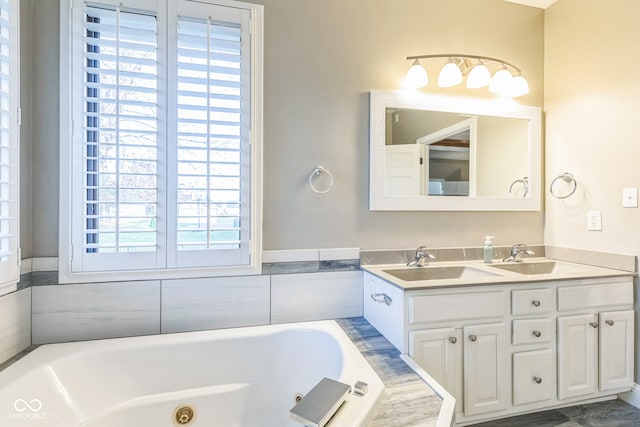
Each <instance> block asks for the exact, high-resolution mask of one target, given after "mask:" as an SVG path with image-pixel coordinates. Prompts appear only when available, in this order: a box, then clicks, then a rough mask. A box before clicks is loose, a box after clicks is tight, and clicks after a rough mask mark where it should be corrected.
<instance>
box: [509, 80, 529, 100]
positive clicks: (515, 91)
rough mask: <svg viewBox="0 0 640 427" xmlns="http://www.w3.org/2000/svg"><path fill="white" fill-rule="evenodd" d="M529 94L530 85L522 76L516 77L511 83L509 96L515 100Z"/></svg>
mask: <svg viewBox="0 0 640 427" xmlns="http://www.w3.org/2000/svg"><path fill="white" fill-rule="evenodd" d="M528 93H529V83H528V82H527V79H525V78H524V77H522V75H518V76H515V77H514V78H513V81H512V82H511V90H510V91H509V96H511V97H513V98H515V97H518V96H522V95H526V94H528Z"/></svg>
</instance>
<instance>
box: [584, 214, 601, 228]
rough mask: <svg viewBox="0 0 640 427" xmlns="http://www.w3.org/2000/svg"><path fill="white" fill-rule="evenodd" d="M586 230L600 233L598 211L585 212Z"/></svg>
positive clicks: (599, 215)
mask: <svg viewBox="0 0 640 427" xmlns="http://www.w3.org/2000/svg"><path fill="white" fill-rule="evenodd" d="M587 230H589V231H602V213H601V212H600V211H589V212H587Z"/></svg>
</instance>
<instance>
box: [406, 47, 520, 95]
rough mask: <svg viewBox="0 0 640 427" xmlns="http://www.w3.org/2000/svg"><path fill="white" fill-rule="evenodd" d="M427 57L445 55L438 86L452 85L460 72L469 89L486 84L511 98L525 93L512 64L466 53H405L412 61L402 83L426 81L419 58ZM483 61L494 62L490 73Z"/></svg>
mask: <svg viewBox="0 0 640 427" xmlns="http://www.w3.org/2000/svg"><path fill="white" fill-rule="evenodd" d="M431 58H448V59H449V60H448V61H447V63H446V64H445V65H444V67H442V70H441V71H440V75H439V77H438V86H440V87H451V86H456V85H458V84H460V83H461V82H462V80H463V76H467V84H466V86H467V87H468V88H470V89H475V88H481V87H486V86H489V91H491V92H492V93H495V94H497V95H500V96H506V97H511V98H515V97H517V96H522V95H525V94H527V93H529V83H527V80H526V79H525V78H524V77H523V76H522V71H521V70H520V69H519V68H518V67H516V66H515V65H513V64H510V63H508V62H505V61H503V60H501V59H497V58H490V57H488V56H479V55H466V54H465V55H459V54H436V55H418V56H408V57H407V59H408V60H413V64H412V66H411V68H410V69H409V71H408V72H407V76H406V77H405V86H407V87H409V88H412V89H419V88H421V87H423V86H426V85H427V83H428V82H429V77H428V76H427V71H426V70H425V69H424V67H422V65H421V64H420V60H421V59H431ZM487 64H488V65H496V66H497V69H496V70H494V71H495V73H494V74H493V77H492V76H491V71H490V69H489V67H488V66H487ZM494 68H495V67H494Z"/></svg>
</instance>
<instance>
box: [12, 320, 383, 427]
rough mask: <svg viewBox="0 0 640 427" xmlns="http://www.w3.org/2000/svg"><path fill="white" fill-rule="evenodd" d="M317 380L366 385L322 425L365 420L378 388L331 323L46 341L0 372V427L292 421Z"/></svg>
mask: <svg viewBox="0 0 640 427" xmlns="http://www.w3.org/2000/svg"><path fill="white" fill-rule="evenodd" d="M324 377H327V378H330V379H334V380H338V381H341V382H343V383H346V384H349V385H351V386H353V385H354V384H355V383H356V382H357V381H364V382H366V383H367V384H368V393H367V394H366V395H365V396H364V397H361V396H358V395H355V394H350V395H349V396H348V397H347V400H346V401H345V403H344V404H343V405H342V407H341V408H340V409H339V411H338V412H337V413H336V415H335V416H334V417H333V418H332V419H331V421H330V422H329V424H328V426H331V427H354V426H360V425H364V424H366V423H367V422H368V421H369V419H370V417H371V416H372V415H373V413H374V412H375V409H376V407H377V405H378V402H379V400H380V399H381V397H382V394H383V391H384V385H383V384H382V381H381V380H380V379H379V378H378V376H377V375H376V373H375V372H374V371H373V369H372V368H371V367H370V366H369V364H368V363H367V362H366V361H365V359H364V358H363V357H362V355H361V354H360V352H359V351H358V350H357V349H356V348H355V346H354V345H353V343H352V342H351V341H350V340H349V338H348V337H347V336H346V335H345V333H344V332H343V331H342V329H341V328H340V327H339V326H338V325H337V324H336V323H335V322H333V321H321V322H306V323H297V324H288V325H271V326H257V327H248V328H238V329H223V330H215V331H202V332H186V333H178V334H167V335H154V336H145V337H133V338H116V339H108V340H99V341H84V342H74V343H64V344H49V345H44V346H42V347H39V348H37V349H36V350H34V351H33V352H31V353H30V354H28V355H26V356H25V357H24V358H22V359H20V360H19V361H17V362H16V363H14V364H13V365H11V366H9V367H8V368H7V369H5V370H4V371H2V372H0V426H19V427H25V426H29V427H31V426H41V427H58V426H60V427H73V426H87V427H162V426H168V427H173V426H176V425H181V424H179V423H177V422H176V421H174V419H175V416H176V415H175V411H176V410H177V409H178V408H185V407H189V408H191V409H192V411H193V416H192V420H191V422H190V423H188V424H184V425H188V426H193V427H227V426H229V427H232V426H233V427H240V426H256V427H271V426H272V427H284V426H301V424H300V423H298V422H296V421H295V420H293V419H292V418H291V417H290V415H289V410H290V409H291V408H292V407H293V406H294V405H295V396H296V395H297V394H298V393H300V394H306V393H307V392H308V391H309V390H310V389H311V388H313V386H315V385H316V384H317V383H318V382H319V381H320V380H322V379H323V378H324ZM180 415H182V416H183V417H185V416H186V418H189V414H188V410H187V413H185V412H184V411H183V412H181V413H180V414H178V416H180ZM184 420H185V418H183V421H184Z"/></svg>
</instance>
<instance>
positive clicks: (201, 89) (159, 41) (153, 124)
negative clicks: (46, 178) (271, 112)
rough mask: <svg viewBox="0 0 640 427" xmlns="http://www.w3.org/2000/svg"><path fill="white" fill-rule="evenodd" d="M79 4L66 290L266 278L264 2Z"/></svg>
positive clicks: (66, 202)
mask: <svg viewBox="0 0 640 427" xmlns="http://www.w3.org/2000/svg"><path fill="white" fill-rule="evenodd" d="M0 1H2V0H0ZM63 1H64V0H63ZM70 1H72V2H73V4H72V6H73V7H72V9H73V10H72V16H73V19H72V22H73V26H72V30H71V31H70V32H69V37H70V39H71V45H70V52H71V53H72V60H71V62H70V64H69V67H70V69H71V70H72V74H71V75H72V77H71V78H70V82H69V86H70V94H71V95H70V96H71V99H72V100H73V103H72V107H71V111H70V112H69V114H70V116H71V117H72V120H71V121H72V124H73V132H72V133H71V134H70V135H69V137H68V139H69V141H71V144H70V145H69V146H67V147H66V148H65V149H61V163H62V165H61V182H62V183H63V185H62V186H61V187H62V189H63V191H64V189H65V188H69V189H70V195H69V196H68V197H67V199H65V198H64V197H63V199H62V200H61V214H60V217H61V219H62V223H61V225H62V229H61V230H62V231H61V233H60V234H61V237H62V238H63V239H64V238H67V233H65V230H64V226H65V223H64V221H65V218H66V217H70V218H69V219H68V224H69V225H68V228H69V232H68V236H69V237H68V238H69V241H70V243H69V246H65V244H64V243H61V246H60V253H61V257H60V258H61V259H62V261H61V264H60V271H61V274H60V279H61V281H63V282H64V281H81V280H82V281H95V280H105V279H109V278H116V279H118V280H129V279H130V278H131V277H133V276H132V274H134V275H138V277H148V278H151V277H187V276H189V275H192V276H196V275H197V276H198V277H202V274H203V271H207V274H208V275H217V274H247V273H248V274H256V272H259V269H260V263H259V261H260V254H259V249H258V250H256V248H259V244H260V235H259V228H256V225H259V223H260V221H259V218H260V208H261V200H260V181H259V178H258V176H259V174H260V165H261V161H260V145H261V141H260V137H261V121H260V118H261V114H260V109H261V97H260V90H259V88H261V67H259V68H255V67H254V62H256V61H254V60H253V58H254V57H255V58H258V60H257V62H256V63H258V64H259V63H260V62H261V46H262V44H261V42H260V43H255V46H256V50H252V46H253V45H254V43H252V40H253V38H252V37H253V36H252V32H251V31H250V29H251V25H252V21H251V18H252V16H254V15H255V16H256V17H257V21H256V22H257V24H256V25H257V27H256V28H257V30H256V31H255V33H254V34H256V37H257V35H258V34H259V35H261V22H262V6H260V5H254V4H247V3H241V2H235V1H232V0H219V1H221V2H222V3H224V5H220V4H216V3H215V1H218V0H198V1H191V0H175V1H167V0H135V1H134V0H124V1H122V2H120V1H117V0H101V1H100V2H99V3H97V2H96V3H94V2H92V3H85V2H84V1H82V0H70ZM64 28H65V27H64V23H61V32H62V33H63V34H64V32H65V31H64ZM256 40H259V39H257V38H256ZM63 67H64V64H63ZM61 74H62V75H63V76H64V72H62V73H61ZM63 80H64V78H63ZM254 82H257V83H256V84H254ZM256 96H257V98H256ZM255 112H258V113H257V114H256V113H255ZM61 123H64V118H61ZM61 139H62V140H66V137H65V133H64V129H62V130H61ZM65 155H67V156H68V158H69V159H70V160H65V159H66V156H65ZM65 162H66V163H65ZM65 164H68V165H70V166H71V167H70V171H69V172H68V174H67V171H66V170H65ZM67 175H68V176H67ZM65 182H68V183H69V184H68V187H67V186H66V185H64V183H65ZM63 196H64V195H63ZM252 233H254V235H252ZM256 233H257V234H256ZM252 245H253V246H252ZM252 247H254V249H253V250H252ZM66 251H68V253H69V258H70V262H69V263H68V264H64V254H65V252H66ZM193 269H197V270H193ZM143 274H144V276H143Z"/></svg>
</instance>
